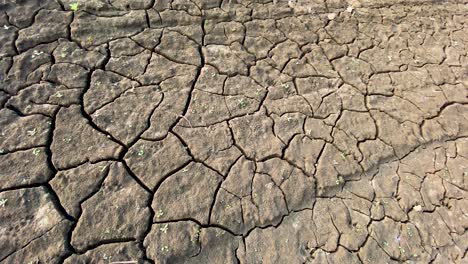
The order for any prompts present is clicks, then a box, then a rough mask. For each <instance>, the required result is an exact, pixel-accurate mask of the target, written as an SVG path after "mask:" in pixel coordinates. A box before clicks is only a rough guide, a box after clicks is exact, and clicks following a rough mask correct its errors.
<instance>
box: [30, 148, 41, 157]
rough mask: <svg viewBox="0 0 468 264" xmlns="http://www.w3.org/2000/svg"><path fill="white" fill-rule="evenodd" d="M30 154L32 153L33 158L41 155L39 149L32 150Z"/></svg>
mask: <svg viewBox="0 0 468 264" xmlns="http://www.w3.org/2000/svg"><path fill="white" fill-rule="evenodd" d="M32 153H33V155H34V156H39V154H41V150H40V149H34V150H33V152H32Z"/></svg>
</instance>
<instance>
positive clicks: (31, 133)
mask: <svg viewBox="0 0 468 264" xmlns="http://www.w3.org/2000/svg"><path fill="white" fill-rule="evenodd" d="M26 133H27V134H28V136H30V137H32V136H34V135H36V133H37V129H36V128H34V129H32V130H28V131H26Z"/></svg>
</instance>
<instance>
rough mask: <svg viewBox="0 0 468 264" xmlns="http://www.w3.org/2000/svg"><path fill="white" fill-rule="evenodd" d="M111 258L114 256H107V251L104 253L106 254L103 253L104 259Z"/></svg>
mask: <svg viewBox="0 0 468 264" xmlns="http://www.w3.org/2000/svg"><path fill="white" fill-rule="evenodd" d="M111 258H112V256H107V254H106V253H104V254H103V255H102V259H104V260H109V261H110V260H111Z"/></svg>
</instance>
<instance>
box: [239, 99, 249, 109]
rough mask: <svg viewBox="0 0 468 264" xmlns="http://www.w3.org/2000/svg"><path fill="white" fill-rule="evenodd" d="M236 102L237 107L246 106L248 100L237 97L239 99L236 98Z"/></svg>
mask: <svg viewBox="0 0 468 264" xmlns="http://www.w3.org/2000/svg"><path fill="white" fill-rule="evenodd" d="M238 104H239V107H240V108H245V107H246V106H247V104H248V102H247V100H245V99H244V98H242V99H239V100H238Z"/></svg>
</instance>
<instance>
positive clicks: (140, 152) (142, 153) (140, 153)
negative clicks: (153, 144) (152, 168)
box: [138, 149, 145, 157]
mask: <svg viewBox="0 0 468 264" xmlns="http://www.w3.org/2000/svg"><path fill="white" fill-rule="evenodd" d="M143 155H145V151H144V150H143V149H140V150H139V151H138V156H140V157H141V156H143Z"/></svg>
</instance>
